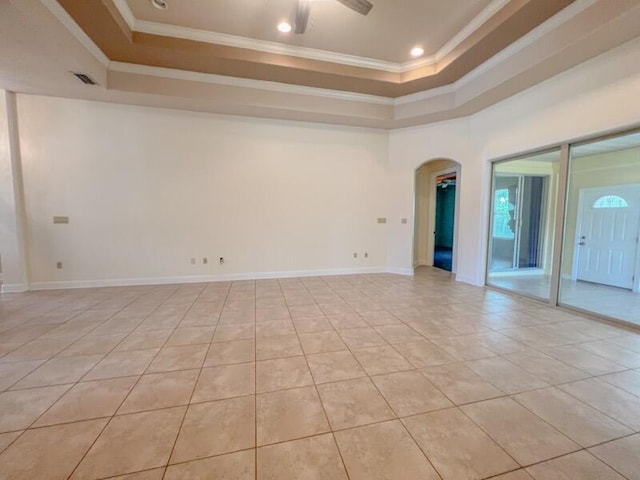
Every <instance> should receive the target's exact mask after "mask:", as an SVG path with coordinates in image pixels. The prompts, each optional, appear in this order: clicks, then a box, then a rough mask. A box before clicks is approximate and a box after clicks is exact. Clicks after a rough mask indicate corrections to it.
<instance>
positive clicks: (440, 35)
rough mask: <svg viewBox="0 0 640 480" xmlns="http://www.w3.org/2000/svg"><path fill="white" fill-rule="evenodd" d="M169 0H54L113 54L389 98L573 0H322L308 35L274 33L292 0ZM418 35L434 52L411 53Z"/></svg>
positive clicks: (457, 70) (462, 63)
mask: <svg viewBox="0 0 640 480" xmlns="http://www.w3.org/2000/svg"><path fill="white" fill-rule="evenodd" d="M166 1H167V2H168V5H169V6H168V8H167V9H166V10H163V11H160V10H157V9H156V8H154V7H153V6H151V3H150V0H132V1H131V2H130V3H128V2H127V1H126V0H102V1H97V0H95V1H77V0H58V2H59V3H60V5H62V7H64V9H65V10H66V11H67V13H68V14H69V15H70V16H71V17H72V18H73V19H74V21H75V22H76V23H77V24H78V25H79V26H80V27H81V28H82V29H83V30H84V32H85V33H86V34H87V35H88V36H89V37H90V38H91V39H92V40H93V42H95V44H96V45H97V46H98V47H99V48H100V49H101V50H102V51H103V52H104V53H105V54H106V55H107V57H109V59H110V60H114V61H118V62H124V63H131V64H138V65H147V66H155V67H162V68H172V69H179V70H186V71H192V72H200V73H210V74H218V75H226V76H232V77H237V78H250V79H255V80H266V81H273V82H279V83H288V84H294V85H304V86H309V87H316V88H330V89H333V90H341V91H349V92H357V93H364V94H370V95H379V96H385V97H391V98H395V97H400V96H404V95H408V94H412V93H416V92H420V91H424V90H426V89H429V88H436V87H440V86H443V85H447V84H450V83H452V82H455V81H456V80H458V79H460V78H461V77H462V76H464V75H465V74H467V73H469V72H470V71H472V70H473V69H474V68H476V67H477V66H479V65H480V64H482V63H483V62H484V61H486V60H488V59H489V58H491V57H492V56H494V55H495V54H497V53H498V52H500V51H501V50H503V49H505V48H506V47H508V46H509V45H511V44H512V43H514V42H515V41H517V40H518V39H520V38H521V37H522V36H523V35H525V34H527V33H528V32H530V31H531V30H533V29H534V28H536V27H537V26H538V25H540V24H541V23H543V22H544V21H546V20H548V19H549V18H550V17H551V16H553V15H554V14H556V13H558V12H559V11H561V10H562V9H563V8H565V7H567V6H568V5H570V4H571V3H573V1H574V0H447V1H446V2H445V1H442V0H422V1H420V0H393V1H392V0H377V2H376V3H377V4H376V5H374V7H373V9H372V10H371V12H370V13H369V15H367V16H366V17H363V16H361V15H359V14H357V13H354V12H351V11H350V10H349V9H347V8H345V7H344V6H343V5H341V4H340V3H338V2H337V1H332V0H323V1H320V2H317V3H316V2H312V6H311V18H312V19H313V20H312V21H313V22H317V24H316V25H315V26H314V27H313V28H311V31H310V32H309V34H304V35H303V36H302V37H305V39H296V38H295V35H294V34H289V35H287V36H285V37H284V38H283V37H277V36H274V35H275V34H274V33H272V32H273V30H274V29H275V27H276V24H277V22H278V20H277V19H279V18H282V16H283V15H287V14H288V12H291V11H292V9H293V7H294V5H295V3H294V1H293V0H237V1H234V2H224V1H220V0H219V1H215V2H214V1H205V0H199V1H197V0H192V1H184V0H181V1H178V0H166ZM418 5H421V6H420V7H418ZM398 7H400V8H398ZM412 7H413V8H414V10H412V9H411V8H412ZM153 10H156V11H155V12H154V11H153ZM138 15H139V16H140V17H138ZM289 15H290V13H289ZM351 24H353V26H354V28H353V29H350V25H351ZM196 27H197V28H196ZM250 35H253V37H250ZM307 38H308V40H306V39H307ZM273 39H276V40H278V42H274V41H272V40H273ZM422 42H424V44H425V47H426V48H427V51H429V52H433V54H432V55H427V56H424V57H423V58H420V59H417V60H415V61H413V62H406V61H405V60H407V53H408V50H410V48H411V47H412V46H414V45H415V44H417V43H422ZM296 43H305V45H304V46H303V47H302V46H300V45H296ZM307 43H308V44H307ZM311 47H313V48H311ZM445 47H446V48H445ZM358 54H360V55H363V56H358ZM374 57H378V58H374ZM396 61H399V62H400V63H396ZM402 62H404V63H402Z"/></svg>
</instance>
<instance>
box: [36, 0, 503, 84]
mask: <svg viewBox="0 0 640 480" xmlns="http://www.w3.org/2000/svg"><path fill="white" fill-rule="evenodd" d="M43 1H44V0H43ZM47 1H51V0H47ZM507 3H509V0H492V1H491V3H489V5H487V6H486V7H485V8H484V9H483V10H482V11H481V12H480V13H479V14H478V15H476V16H475V17H474V18H473V19H472V20H471V21H470V22H469V23H468V24H467V25H465V26H464V27H463V28H462V29H461V30H460V31H459V32H458V33H456V34H455V35H454V36H453V37H452V38H451V39H450V40H449V41H448V42H447V43H445V44H444V45H443V46H442V47H441V48H440V49H439V50H438V51H437V52H436V53H435V54H434V55H429V56H427V57H423V58H420V59H417V60H409V61H407V62H401V63H396V62H389V61H385V60H378V59H374V58H367V57H361V56H357V55H348V54H344V53H337V52H330V51H327V50H320V49H315V48H308V47H299V46H295V45H287V44H284V43H278V42H271V41H267V40H257V39H254V38H249V37H242V36H239V35H230V34H226V33H219V32H211V31H208V30H201V29H196V28H189V27H180V26H176V25H170V24H166V23H158V22H150V21H147V20H138V19H136V18H135V16H134V15H133V13H132V11H131V9H130V8H129V5H128V4H127V2H126V0H114V5H115V7H116V8H117V10H118V11H119V12H120V15H122V18H123V19H124V20H125V22H127V24H128V25H129V27H130V28H131V30H133V31H136V32H141V33H148V34H152V35H162V36H166V37H173V38H182V39H186V40H194V41H197V42H205V43H211V44H216V45H226V46H229V47H237V48H246V49H250V50H256V51H260V52H267V53H276V54H280V55H291V56H294V57H300V58H308V59H312V60H319V61H323V62H331V63H338V64H342V65H351V66H354V67H361V68H371V69H375V70H382V71H386V72H392V73H405V72H409V71H411V70H414V69H416V68H421V67H425V66H430V65H435V64H437V63H438V62H439V61H440V60H442V59H443V58H444V57H445V56H446V55H448V54H449V53H451V51H453V50H454V49H455V48H456V47H457V46H458V45H460V44H461V43H462V42H463V41H464V40H466V39H467V38H468V37H469V36H470V35H471V34H473V32H475V31H476V30H477V29H478V28H480V27H481V26H482V25H483V24H484V23H485V22H486V21H487V20H489V19H490V18H491V17H492V16H493V15H495V14H496V12H498V11H499V10H500V9H501V8H503V7H504V6H505V5H506V4H507Z"/></svg>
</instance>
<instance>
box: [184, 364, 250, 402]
mask: <svg viewBox="0 0 640 480" xmlns="http://www.w3.org/2000/svg"><path fill="white" fill-rule="evenodd" d="M255 390H256V365H255V363H237V364H234V365H221V366H218V367H207V368H203V369H202V372H201V373H200V378H199V379H198V384H197V385H196V389H195V391H194V392H193V398H192V399H191V401H192V402H193V403H196V402H209V401H211V400H222V399H224V398H233V397H240V396H243V395H252V394H254V393H255Z"/></svg>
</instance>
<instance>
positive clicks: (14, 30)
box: [0, 0, 640, 129]
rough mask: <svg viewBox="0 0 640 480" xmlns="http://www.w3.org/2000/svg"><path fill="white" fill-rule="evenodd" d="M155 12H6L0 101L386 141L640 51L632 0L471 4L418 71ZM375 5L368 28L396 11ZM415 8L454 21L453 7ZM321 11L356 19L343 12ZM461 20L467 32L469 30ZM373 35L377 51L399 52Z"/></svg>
mask: <svg viewBox="0 0 640 480" xmlns="http://www.w3.org/2000/svg"><path fill="white" fill-rule="evenodd" d="M128 1H130V2H131V3H130V4H129V3H128ZM147 1H148V0H144V1H143V0H82V1H78V0H2V1H0V89H5V90H10V91H15V92H19V93H26V94H37V95H48V96H60V97H69V98H77V99H89V100H97V101H104V102H115V103H125V104H133V105H146V106H153V107H165V108H172V109H184V110H190V111H196V112H212V113H222V114H233V115H243V116H250V117H265V118H275V119H285V120H295V121H312V122H322V123H328V124H338V125H354V126H363V127H374V128H384V129H391V128H402V127H407V126H412V125H422V124H426V123H431V122H437V121H442V120H447V119H451V118H457V117H462V116H468V115H472V114H474V113H475V112H478V111H480V110H482V109H484V108H487V107H489V106H491V105H494V104H495V103H497V102H500V101H501V100H504V99H505V98H508V97H510V96H512V95H515V94H517V93H519V92H522V91H524V90H526V89H527V88H530V87H532V86H534V85H537V84H539V83H540V82H543V81H545V80H547V79H549V78H551V77H553V76H555V75H558V74H560V73H562V72H565V71H567V70H569V69H571V68H573V67H575V66H577V65H580V64H581V63H583V62H586V61H588V60H590V59H592V58H594V57H596V56H597V55H600V54H602V53H604V52H607V51H609V50H611V49H614V48H625V49H626V48H629V47H628V46H627V45H629V44H631V42H635V43H633V45H637V47H631V48H640V43H639V42H640V2H638V1H637V0H616V1H615V2H614V1H611V0H575V1H571V0H489V1H488V3H482V2H480V3H476V2H474V1H473V0H468V2H467V1H465V2H463V3H464V5H463V6H462V13H461V16H462V17H464V16H465V15H467V16H469V15H472V14H471V13H470V11H469V10H467V9H468V8H471V6H473V7H474V8H476V9H480V13H479V14H477V15H475V16H474V17H473V19H472V20H471V21H470V22H468V23H466V25H465V26H463V27H462V29H461V30H460V31H459V33H457V34H455V35H454V37H452V38H449V39H446V37H447V36H448V35H445V36H441V35H443V34H442V33H438V34H434V35H433V36H431V34H430V33H429V32H427V36H428V37H429V40H426V38H427V37H423V38H425V40H423V41H424V42H425V44H424V46H425V48H427V49H428V54H427V55H425V56H424V57H423V58H421V59H418V60H413V61H410V62H403V59H400V58H399V57H398V59H399V60H398V61H399V62H400V63H397V62H396V61H388V60H384V59H382V57H377V58H370V57H361V56H354V55H353V54H352V53H354V52H356V51H359V50H348V49H349V48H356V47H353V46H352V44H351V42H347V43H346V44H343V45H341V47H342V48H343V50H341V51H339V52H334V51H329V50H326V48H328V46H327V44H323V43H318V44H313V48H311V47H309V46H308V45H305V46H304V47H300V46H297V45H293V44H290V43H275V42H273V41H271V40H270V37H269V35H274V33H273V31H269V32H267V33H265V34H264V35H265V36H264V37H261V38H260V39H256V38H254V37H248V36H242V35H241V34H244V33H246V34H248V33H247V32H245V31H240V30H225V31H224V32H213V31H206V30H201V29H195V28H192V27H195V26H198V27H201V26H204V25H195V24H191V26H189V27H184V26H180V27H176V26H175V25H171V24H167V23H157V22H156V21H155V20H154V19H155V17H152V16H147V17H145V16H144V15H143V14H142V13H140V12H137V9H138V6H137V3H140V5H139V7H140V8H142V9H143V10H144V9H146V7H147V3H146V2H147ZM168 1H169V2H171V3H170V4H169V9H168V10H167V12H170V13H171V12H174V11H175V9H176V6H177V5H180V6H182V5H185V4H187V5H192V6H193V8H194V9H198V8H205V7H206V6H210V5H218V6H221V5H226V6H227V7H228V6H229V5H235V2H238V4H240V3H242V4H243V5H245V6H246V5H248V2H258V1H262V2H263V3H264V4H268V6H269V8H272V7H273V8H275V6H276V5H277V4H278V3H279V2H281V1H282V2H285V3H286V1H285V0H234V1H231V0H229V1H223V0H188V1H187V0H168ZM396 1H397V2H398V3H400V2H401V1H402V0H393V3H395V2H396ZM324 3H327V5H324ZM374 3H375V6H374V9H373V10H372V11H371V13H370V14H369V15H373V14H374V12H375V11H376V10H378V11H379V10H381V9H382V6H383V5H385V3H386V4H387V5H389V4H391V3H392V2H391V0H374ZM420 3H424V4H436V3H437V4H439V5H440V7H442V5H446V6H447V8H448V6H450V5H454V4H456V1H455V0H451V2H449V0H447V1H445V0H439V1H437V2H436V1H435V0H433V1H423V2H420ZM322 4H323V5H324V6H325V7H329V5H331V8H335V9H338V10H337V11H339V12H344V15H345V16H346V17H348V16H350V15H352V14H351V12H350V11H349V10H348V9H346V8H345V7H343V6H342V5H340V4H339V3H338V2H336V1H333V0H326V2H322ZM148 6H149V7H151V6H150V4H149V5H148ZM207 8H208V7H207ZM233 8H235V7H233ZM321 8H324V7H323V6H322V5H321V3H318V4H317V5H316V4H314V5H313V7H312V9H313V10H312V13H311V16H312V18H313V19H314V20H313V21H315V22H318V21H319V20H320V18H321V17H320V13H319V12H321V10H320V9H321ZM451 8H452V10H451V12H449V13H450V14H451V16H455V15H453V14H454V13H455V12H454V10H456V9H455V8H453V7H451ZM194 11H199V12H203V11H204V10H194ZM134 12H137V13H135V14H134ZM554 12H556V13H554ZM154 13H155V12H154ZM158 13H160V14H162V13H166V12H158ZM147 14H148V15H153V14H152V13H150V12H147ZM138 15H140V16H141V18H137V16H138ZM230 15H231V16H234V15H233V13H231V14H230ZM202 16H203V17H206V15H204V14H203V15H202ZM445 17H446V18H448V16H446V15H445ZM260 18H262V14H261V15H260ZM274 18H275V17H274ZM363 18H365V19H366V20H368V19H369V18H375V17H373V16H372V17H369V16H368V17H363ZM457 18H458V17H457ZM467 18H468V17H467ZM545 19H546V20H545ZM423 20H424V21H425V22H427V23H428V22H430V21H431V20H430V18H425V19H423ZM207 21H209V22H211V21H212V20H211V18H209V19H208V20H207ZM388 21H389V25H388V28H387V30H388V29H389V28H392V29H393V28H397V25H398V24H399V22H396V21H395V20H393V18H389V19H388ZM456 21H457V22H460V23H459V24H463V23H465V21H466V19H465V20H460V19H458V20H456ZM254 23H255V22H254ZM453 23H454V22H453V21H452V23H451V24H450V25H449V24H447V28H448V29H450V32H452V31H454V30H456V29H457V27H456V28H454V27H453V26H452V25H453ZM334 27H335V28H336V29H337V28H338V24H336V25H334ZM212 28H213V26H212ZM242 28H248V27H245V26H244V24H243V26H242ZM317 28H319V27H318V26H317V24H316V25H314V27H313V28H312V29H311V31H310V32H311V33H313V31H315V30H316V29H317ZM387 30H385V31H387ZM407 30H408V29H407ZM429 30H431V28H429ZM229 31H232V32H233V33H232V34H229V33H227V32H229ZM442 31H444V30H442ZM378 33H379V34H380V35H379V36H380V38H381V39H382V40H379V41H380V44H381V45H382V44H384V43H385V42H389V43H391V40H389V38H390V37H387V36H383V35H382V34H381V33H380V32H378ZM251 34H252V35H256V36H257V35H258V33H251ZM436 37H438V38H439V40H438V39H437V38H436ZM445 39H446V40H445ZM294 40H295V39H294ZM394 40H395V37H394ZM304 41H305V42H307V41H310V40H306V39H305V40H304ZM427 41H429V42H432V43H430V44H429V45H427V43H426V42H427ZM443 41H444V42H445V43H444V45H442V42H443ZM354 42H355V40H354ZM355 43H357V42H355ZM355 43H354V44H355ZM316 47H319V49H318V48H316ZM323 48H325V49H323ZM404 48H405V47H403V50H404ZM434 50H436V53H435V54H433V53H432V52H433V51H434ZM363 52H365V51H363ZM429 54H431V55H429ZM363 55H370V54H368V53H366V52H365V53H363ZM388 58H391V57H388ZM609 68H612V69H618V66H610V67H609ZM620 68H623V66H620ZM72 71H74V72H83V73H86V74H89V75H90V76H92V77H93V78H94V79H95V80H96V81H97V83H98V85H97V86H87V85H84V84H82V83H81V82H80V81H78V80H77V79H76V78H75V77H74V76H72V75H71V74H70V72H72ZM614 75H615V73H614ZM589 81H590V82H593V81H596V79H589Z"/></svg>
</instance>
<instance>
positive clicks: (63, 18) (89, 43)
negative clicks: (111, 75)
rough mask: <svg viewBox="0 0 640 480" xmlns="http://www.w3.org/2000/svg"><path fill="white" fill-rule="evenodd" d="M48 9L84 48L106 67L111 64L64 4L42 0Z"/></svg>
mask: <svg viewBox="0 0 640 480" xmlns="http://www.w3.org/2000/svg"><path fill="white" fill-rule="evenodd" d="M40 2H41V3H42V5H44V6H45V7H46V8H47V10H49V11H50V12H51V13H52V14H53V16H54V17H56V19H57V20H58V21H59V22H60V23H62V25H64V26H65V28H66V29H67V30H68V31H69V32H70V33H71V35H73V36H74V37H75V38H76V40H78V41H79V42H80V43H81V44H82V46H83V47H84V48H86V49H87V50H88V51H89V53H91V55H93V56H94V58H95V59H96V60H98V62H100V63H101V64H102V65H103V66H104V67H106V66H107V65H109V58H108V57H107V56H106V55H105V54H104V52H103V51H102V50H101V49H100V48H99V47H98V46H97V45H96V44H95V43H94V42H93V40H91V38H90V37H89V35H87V34H86V33H85V32H84V30H82V28H80V27H79V26H78V24H77V23H76V22H75V20H74V19H73V18H71V15H69V14H68V13H67V11H66V10H65V9H64V8H62V6H61V5H60V4H59V3H58V2H57V1H56V0H40Z"/></svg>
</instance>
